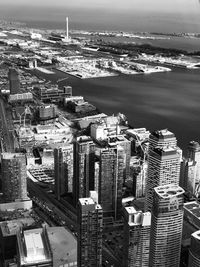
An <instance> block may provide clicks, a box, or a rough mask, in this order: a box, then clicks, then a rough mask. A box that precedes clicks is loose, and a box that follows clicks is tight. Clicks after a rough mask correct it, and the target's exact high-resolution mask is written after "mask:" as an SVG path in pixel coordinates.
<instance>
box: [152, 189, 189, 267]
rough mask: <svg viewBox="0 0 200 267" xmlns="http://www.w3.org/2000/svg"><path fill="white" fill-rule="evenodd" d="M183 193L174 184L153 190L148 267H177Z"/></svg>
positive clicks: (180, 237) (179, 249) (179, 250)
mask: <svg viewBox="0 0 200 267" xmlns="http://www.w3.org/2000/svg"><path fill="white" fill-rule="evenodd" d="M183 193H184V190H183V189H182V188H181V187H179V186H177V185H175V184H169V185H164V186H158V187H156V188H154V202H153V209H152V220H151V235H150V256H149V267H161V266H162V267H172V266H173V267H179V263H180V252H181V239H182V227H183Z"/></svg>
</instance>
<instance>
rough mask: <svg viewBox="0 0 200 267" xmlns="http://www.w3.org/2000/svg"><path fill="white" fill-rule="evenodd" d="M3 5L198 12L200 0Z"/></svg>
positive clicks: (15, 1)
mask: <svg viewBox="0 0 200 267" xmlns="http://www.w3.org/2000/svg"><path fill="white" fill-rule="evenodd" d="M1 5H13V6H16V5H25V6H38V7H39V6H46V7H51V6H52V7H55V6H57V7H60V6H62V7H66V8H67V7H72V8H80V7H82V8H90V9H97V8H101V9H105V10H106V9H109V10H120V9H123V10H124V9H125V10H144V11H158V12H159V11H166V12H174V11H177V10H178V11H180V12H183V13H185V12H188V11H189V12H196V10H197V9H198V8H200V4H199V0H72V1H67V0H56V1H55V0H1V1H0V6H1Z"/></svg>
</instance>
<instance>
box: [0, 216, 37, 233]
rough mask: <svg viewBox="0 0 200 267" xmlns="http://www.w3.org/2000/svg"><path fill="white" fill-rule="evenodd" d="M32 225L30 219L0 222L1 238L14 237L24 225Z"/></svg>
mask: <svg viewBox="0 0 200 267" xmlns="http://www.w3.org/2000/svg"><path fill="white" fill-rule="evenodd" d="M33 223H34V220H33V218H31V217H30V218H21V219H17V220H11V221H3V222H0V229H1V233H2V236H12V235H16V233H17V231H18V230H19V228H20V227H23V226H24V225H26V226H30V225H32V224H33Z"/></svg>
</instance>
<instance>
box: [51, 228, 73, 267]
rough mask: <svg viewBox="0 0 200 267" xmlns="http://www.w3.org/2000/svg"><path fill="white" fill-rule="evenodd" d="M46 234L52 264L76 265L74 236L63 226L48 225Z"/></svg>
mask: <svg viewBox="0 0 200 267" xmlns="http://www.w3.org/2000/svg"><path fill="white" fill-rule="evenodd" d="M47 234H48V237H49V242H50V245H51V251H52V253H53V266H65V264H68V265H66V266H77V240H76V238H75V237H74V236H73V235H72V234H71V233H70V232H69V231H67V230H66V229H65V228H64V227H49V228H47ZM72 263H73V264H72Z"/></svg>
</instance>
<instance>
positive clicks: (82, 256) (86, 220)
mask: <svg viewBox="0 0 200 267" xmlns="http://www.w3.org/2000/svg"><path fill="white" fill-rule="evenodd" d="M102 229H103V213H102V208H101V206H100V205H99V204H96V203H95V202H94V200H93V199H92V198H80V199H79V202H78V267H86V266H87V267H101V266H102Z"/></svg>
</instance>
